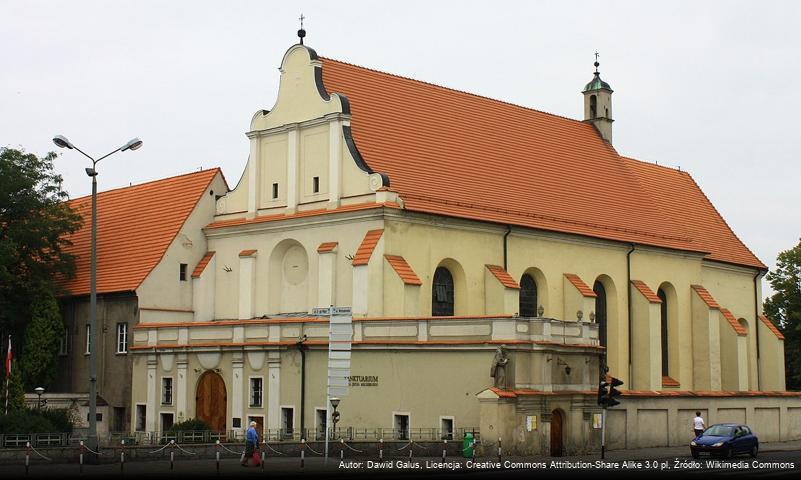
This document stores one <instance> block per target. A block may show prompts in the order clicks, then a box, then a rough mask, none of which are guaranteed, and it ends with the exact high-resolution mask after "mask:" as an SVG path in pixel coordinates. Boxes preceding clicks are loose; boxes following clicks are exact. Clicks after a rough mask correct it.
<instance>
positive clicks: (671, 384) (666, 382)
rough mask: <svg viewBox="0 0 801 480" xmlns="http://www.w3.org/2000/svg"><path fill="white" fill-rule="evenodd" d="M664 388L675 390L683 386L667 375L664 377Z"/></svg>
mask: <svg viewBox="0 0 801 480" xmlns="http://www.w3.org/2000/svg"><path fill="white" fill-rule="evenodd" d="M662 386H663V387H670V388H675V387H680V386H681V385H680V384H679V382H678V381H677V380H674V379H673V378H671V377H668V376H667V375H665V376H663V377H662Z"/></svg>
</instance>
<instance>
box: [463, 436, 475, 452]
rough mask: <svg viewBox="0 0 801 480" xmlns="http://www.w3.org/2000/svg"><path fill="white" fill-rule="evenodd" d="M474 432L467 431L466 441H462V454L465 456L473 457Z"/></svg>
mask: <svg viewBox="0 0 801 480" xmlns="http://www.w3.org/2000/svg"><path fill="white" fill-rule="evenodd" d="M474 454H475V453H474V452H473V434H472V433H471V432H467V433H465V434H464V442H462V455H464V458H473V455H474Z"/></svg>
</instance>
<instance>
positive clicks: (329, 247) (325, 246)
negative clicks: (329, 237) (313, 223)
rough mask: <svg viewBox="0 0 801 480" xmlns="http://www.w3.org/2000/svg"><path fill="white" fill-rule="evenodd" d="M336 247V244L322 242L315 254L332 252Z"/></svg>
mask: <svg viewBox="0 0 801 480" xmlns="http://www.w3.org/2000/svg"><path fill="white" fill-rule="evenodd" d="M337 245H339V243H338V242H323V243H321V244H320V246H319V247H317V253H328V252H333V251H334V249H335V248H337Z"/></svg>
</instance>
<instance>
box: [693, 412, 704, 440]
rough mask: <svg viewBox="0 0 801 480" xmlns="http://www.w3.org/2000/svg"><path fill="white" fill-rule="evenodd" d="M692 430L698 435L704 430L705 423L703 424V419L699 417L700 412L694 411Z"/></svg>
mask: <svg viewBox="0 0 801 480" xmlns="http://www.w3.org/2000/svg"><path fill="white" fill-rule="evenodd" d="M693 430H694V431H695V436H696V437H700V436H701V434H702V433H704V430H706V425H704V419H703V418H701V412H695V418H693Z"/></svg>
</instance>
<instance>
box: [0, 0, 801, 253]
mask: <svg viewBox="0 0 801 480" xmlns="http://www.w3.org/2000/svg"><path fill="white" fill-rule="evenodd" d="M301 12H303V14H304V15H305V16H306V17H307V19H306V22H305V26H306V30H307V31H308V35H307V37H306V44H307V45H309V46H311V47H312V48H314V49H316V50H317V52H318V53H319V54H321V55H323V56H327V57H331V58H336V59H341V60H345V61H348V62H351V63H356V64H359V65H363V66H368V67H371V68H376V69H379V70H384V71H387V72H391V73H396V74H400V75H404V76H409V77H413V78H417V79H420V80H426V81H429V82H433V83H437V84H441V85H445V86H448V87H453V88H457V89H461V90H467V91H470V92H474V93H478V94H481V95H485V96H489V97H494V98H499V99H502V100H505V101H509V102H512V103H516V104H520V105H524V106H529V107H533V108H536V109H539V110H544V111H547V112H552V113H555V114H559V115H564V116H567V117H571V118H577V119H580V118H581V117H582V115H583V114H582V96H581V93H580V91H581V89H582V87H583V86H584V84H585V83H587V82H588V81H589V80H590V79H591V78H592V69H593V67H592V62H593V60H594V58H593V52H595V51H596V50H598V51H599V52H600V55H601V58H600V61H601V68H600V70H601V73H602V77H603V78H604V80H606V81H607V82H609V83H610V84H611V85H612V88H613V89H614V90H615V93H614V96H613V102H614V117H615V124H614V145H615V148H616V149H617V150H618V152H620V153H621V154H624V155H628V156H633V157H635V158H639V159H643V160H647V161H652V162H658V163H659V164H663V165H672V166H680V167H681V168H682V170H687V171H689V172H690V173H692V175H693V176H694V177H695V179H696V181H697V182H698V183H699V184H700V185H701V188H703V190H704V191H705V193H706V194H707V195H708V196H709V197H710V199H711V200H712V202H713V203H714V204H715V205H716V206H717V208H718V210H719V211H720V212H721V213H722V214H723V216H724V218H725V219H726V220H727V221H728V222H729V224H730V225H731V226H732V228H733V229H734V231H735V232H736V233H737V234H738V235H739V237H740V238H741V239H742V240H743V241H744V242H745V243H746V245H748V246H749V247H750V248H751V249H752V250H753V251H754V252H755V253H756V254H757V256H758V257H759V258H760V259H761V260H762V261H763V262H765V263H767V264H768V265H769V266H771V267H773V265H774V262H775V257H776V254H777V253H778V252H779V251H781V250H785V249H788V248H790V247H792V246H794V245H796V244H797V243H798V241H799V236H801V128H800V127H801V120H800V119H801V34H799V28H800V27H799V26H801V2H797V1H784V2H780V1H759V2H757V1H752V2H733V1H720V2H711V1H709V2H699V1H690V2H679V1H675V0H671V1H670V2H659V3H657V2H645V1H642V2H633V1H609V0H606V1H603V2H599V1H597V0H595V1H589V2H579V1H571V2H558V3H557V2H522V1H521V2H503V1H498V0H493V1H482V2H466V1H451V2H445V1H431V0H427V1H421V2H415V1H409V0H403V1H394V2H390V1H381V2H378V1H375V2H367V1H362V2H356V1H336V2H333V1H296V2H286V1H282V2H267V1H258V2H256V1H247V2H246V1H235V2H234V1H232V2H211V1H208V2H206V1H198V0H194V1H186V2H178V1H170V2H165V1H144V0H138V1H94V2H90V1H78V0H71V1H69V2H66V1H63V2H61V1H24V2H23V1H9V0H0V19H2V25H3V27H2V29H0V58H2V63H3V68H2V69H1V70H0V71H1V72H2V73H0V146H11V147H19V146H21V147H23V148H25V149H26V150H27V151H30V152H33V153H37V154H44V153H46V152H48V151H50V150H54V149H55V147H54V146H53V144H52V143H51V138H52V137H53V135H54V134H63V135H65V136H67V137H68V138H69V139H70V140H71V141H72V142H73V143H75V144H76V145H78V146H79V147H81V148H82V149H83V150H85V151H87V152H88V153H90V154H96V155H102V154H105V153H107V152H108V151H110V150H113V149H114V148H116V147H118V146H120V145H122V144H123V143H125V142H126V141H127V140H128V139H129V138H131V137H134V136H138V137H141V138H142V140H144V146H143V147H142V148H141V149H140V150H138V151H135V152H125V153H121V154H117V155H115V156H114V157H111V158H109V159H108V160H107V161H104V162H103V163H101V165H100V167H99V171H100V177H99V182H100V188H101V190H105V189H109V188H113V187H119V186H124V185H128V184H129V183H130V182H133V183H139V182H143V181H147V180H153V179H157V178H162V177H166V176H170V175H175V174H180V173H186V172H190V171H193V170H197V169H198V168H200V167H203V168H210V167H215V166H220V167H222V169H223V172H224V173H225V176H226V178H227V180H228V182H229V185H230V186H231V187H232V188H233V186H234V185H235V184H236V182H237V181H238V180H239V177H240V175H241V173H242V170H243V168H244V165H245V162H246V160H247V155H248V140H247V138H246V137H245V132H246V131H247V130H248V126H249V122H250V118H251V116H252V115H253V113H254V112H255V111H256V110H258V109H262V108H271V107H272V105H273V103H274V101H275V98H276V90H277V86H278V70H277V67H278V66H279V63H280V61H281V57H282V56H283V53H284V52H285V51H286V49H287V48H288V47H289V46H291V45H292V44H293V43H295V42H296V41H297V37H296V31H297V29H298V20H297V17H298V16H299V15H300V13H301ZM63 153H64V154H63V156H62V157H61V158H60V159H59V160H58V171H59V172H60V173H61V174H62V175H63V176H64V180H65V187H66V189H67V190H68V192H69V193H70V194H71V195H72V196H73V197H77V196H81V195H85V194H88V193H89V192H90V190H91V185H90V182H89V179H88V177H86V175H85V174H84V172H83V168H84V167H85V166H87V165H86V162H85V161H84V159H83V158H82V157H81V156H80V155H79V154H77V153H75V152H74V151H69V152H63Z"/></svg>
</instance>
